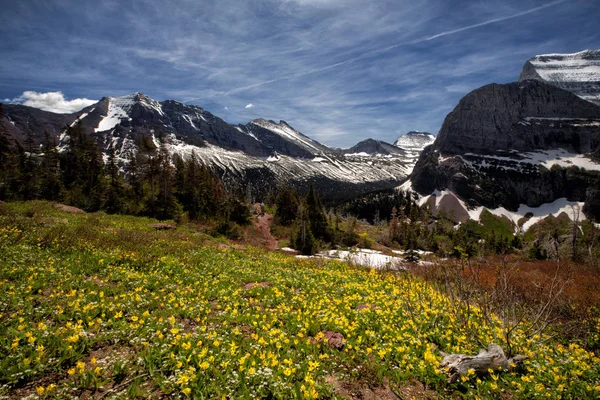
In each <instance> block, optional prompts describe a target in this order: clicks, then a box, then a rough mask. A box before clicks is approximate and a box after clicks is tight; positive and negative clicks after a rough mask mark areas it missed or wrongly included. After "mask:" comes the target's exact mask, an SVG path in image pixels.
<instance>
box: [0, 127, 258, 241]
mask: <svg viewBox="0 0 600 400" xmlns="http://www.w3.org/2000/svg"><path fill="white" fill-rule="evenodd" d="M0 117H1V115H0ZM63 143H64V144H65V146H63V148H61V150H60V151H59V150H57V143H56V140H55V139H54V138H52V137H51V136H50V135H48V134H45V135H44V139H43V142H42V144H41V145H39V144H36V142H35V140H34V136H33V135H32V134H31V133H28V134H27V135H26V137H25V140H24V142H23V144H20V143H19V142H17V141H15V140H12V139H11V138H10V137H9V136H8V135H7V134H6V132H0V199H1V200H35V199H44V200H51V201H59V202H64V203H67V204H69V205H72V206H75V207H79V208H81V209H83V210H85V211H98V210H104V211H106V212H108V213H114V214H117V213H119V214H131V215H145V216H150V217H155V218H157V219H160V220H167V219H174V220H180V219H181V218H184V217H187V218H189V219H192V220H197V219H206V218H209V219H216V220H218V221H219V222H220V225H219V229H220V230H221V231H222V232H221V233H225V234H227V233H228V230H229V229H231V224H232V223H238V224H246V223H248V221H249V218H250V213H249V210H248V207H247V205H246V204H245V203H244V202H243V201H241V200H240V199H239V198H238V197H236V196H234V195H232V194H230V193H228V192H227V191H226V190H225V187H224V186H223V183H222V182H221V180H220V179H219V178H218V177H217V176H216V175H215V174H214V173H213V172H212V171H211V170H210V169H209V168H208V167H206V166H204V165H201V164H200V162H199V160H197V159H196V158H195V157H194V155H192V156H191V157H190V158H189V159H187V160H183V159H181V158H176V159H175V161H174V162H173V160H172V158H171V156H170V154H169V152H168V150H167V147H166V143H161V146H160V148H159V149H157V150H156V151H154V152H151V153H149V154H144V155H141V154H138V155H137V156H136V157H133V158H132V159H131V160H126V161H123V160H121V162H118V160H117V156H116V154H115V149H114V148H113V147H112V146H111V147H109V148H108V149H107V151H106V154H105V155H103V154H102V152H101V151H100V148H99V146H98V144H97V142H96V141H95V140H93V139H92V138H90V137H89V136H88V135H86V133H85V130H84V128H83V126H82V125H81V124H80V123H78V124H75V125H74V126H70V127H66V128H65V137H64V138H63ZM104 158H106V159H104Z"/></svg>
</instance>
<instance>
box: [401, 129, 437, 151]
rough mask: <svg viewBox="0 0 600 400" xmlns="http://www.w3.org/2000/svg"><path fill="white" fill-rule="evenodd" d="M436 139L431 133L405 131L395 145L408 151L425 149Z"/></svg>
mask: <svg viewBox="0 0 600 400" xmlns="http://www.w3.org/2000/svg"><path fill="white" fill-rule="evenodd" d="M434 141H435V136H434V135H432V134H431V133H427V132H420V131H410V132H408V133H404V134H402V135H400V136H399V137H398V139H396V141H395V142H394V146H396V147H400V148H401V149H404V150H408V151H423V149H424V148H425V147H427V146H429V145H430V144H432V143H433V142H434Z"/></svg>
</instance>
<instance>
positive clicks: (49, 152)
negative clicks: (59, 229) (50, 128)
mask: <svg viewBox="0 0 600 400" xmlns="http://www.w3.org/2000/svg"><path fill="white" fill-rule="evenodd" d="M42 149H43V155H42V159H41V165H40V174H41V186H40V196H41V197H42V198H44V199H46V200H51V201H59V200H60V197H61V194H62V191H63V184H62V180H61V175H60V157H59V154H58V151H57V150H56V140H55V139H54V138H52V137H50V135H49V134H48V132H44V143H43V148H42Z"/></svg>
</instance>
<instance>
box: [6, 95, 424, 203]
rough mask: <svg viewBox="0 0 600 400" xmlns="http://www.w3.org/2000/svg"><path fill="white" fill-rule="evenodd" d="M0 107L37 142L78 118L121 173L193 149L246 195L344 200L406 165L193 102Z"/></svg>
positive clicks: (397, 174)
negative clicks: (281, 190)
mask: <svg viewBox="0 0 600 400" xmlns="http://www.w3.org/2000/svg"><path fill="white" fill-rule="evenodd" d="M5 109H6V110H5V111H6V119H5V121H0V122H2V123H3V124H4V125H5V126H10V127H11V135H12V136H13V137H15V138H17V139H19V140H22V136H23V135H22V133H23V132H25V131H26V130H32V131H33V132H34V133H35V134H36V135H37V137H38V141H41V138H42V137H43V131H44V130H46V131H48V132H49V133H50V134H51V135H53V136H55V137H56V139H57V142H58V146H59V149H62V148H64V147H65V146H68V136H67V135H66V129H65V125H70V126H75V124H76V123H78V122H80V123H81V126H82V127H83V129H85V131H86V133H87V134H88V135H90V136H92V137H94V138H95V139H96V140H97V142H98V143H99V145H100V146H101V148H102V149H104V152H105V158H106V154H107V153H108V151H109V149H110V148H111V147H112V148H113V149H114V151H115V155H116V157H117V160H118V162H119V164H120V167H121V168H122V170H123V171H126V170H127V164H128V163H129V161H130V160H131V159H132V158H133V157H136V156H138V155H139V156H141V157H142V158H143V157H147V156H149V155H151V154H154V153H155V152H156V151H157V150H158V148H159V147H161V146H164V147H165V148H166V149H167V150H168V151H169V152H170V153H171V154H172V155H173V157H175V156H181V157H184V158H187V157H191V155H192V154H194V155H195V157H196V159H198V160H201V161H202V162H203V163H205V164H207V165H209V166H211V167H212V168H213V169H214V170H215V171H218V173H219V174H220V176H221V177H222V179H223V180H224V181H225V182H226V184H228V185H230V186H233V187H235V186H237V187H238V188H239V187H242V186H248V187H249V189H248V192H252V193H256V194H261V193H266V192H269V191H270V190H271V189H272V188H274V187H278V186H284V185H292V186H295V187H297V188H299V189H301V190H303V189H306V188H307V187H308V185H310V184H314V185H315V186H316V187H317V188H318V189H319V190H320V191H321V192H322V193H323V195H324V198H325V199H330V200H343V199H348V198H350V197H353V196H355V195H358V194H361V193H364V192H367V191H372V190H377V189H384V188H390V187H394V186H397V185H398V184H399V183H401V182H403V181H404V180H405V179H406V177H407V176H408V174H409V173H410V171H411V169H412V164H411V162H410V161H411V160H408V161H407V160H406V159H405V158H403V157H393V158H385V157H381V158H373V159H368V160H366V159H362V158H353V157H345V156H344V155H343V154H341V153H340V152H339V151H337V150H332V149H329V148H328V147H327V146H324V145H322V144H320V143H318V142H317V141H315V140H312V139H310V138H309V137H307V136H305V135H303V134H302V133H300V132H298V131H297V130H295V129H294V128H292V127H291V126H290V125H288V124H287V123H286V122H284V121H280V122H279V123H276V122H274V121H267V120H264V119H256V120H253V121H251V122H250V123H248V124H246V125H230V124H228V123H226V122H225V121H223V120H222V119H220V118H218V117H216V116H214V115H213V114H211V113H210V112H208V111H206V110H204V109H202V108H200V107H198V106H192V105H186V104H182V103H179V102H176V101H173V100H167V101H162V102H158V101H156V100H154V99H151V98H150V97H148V96H145V95H144V94H142V93H133V94H131V95H127V96H121V97H105V98H102V99H101V100H100V101H99V102H98V103H96V104H94V105H91V106H89V107H86V108H84V109H83V110H81V111H79V112H76V113H73V114H68V115H59V114H54V113H50V112H46V111H41V110H37V109H33V108H31V107H26V106H21V105H7V106H6V107H5ZM42 128H43V129H42ZM34 129H35V130H34ZM19 135H21V137H19ZM390 146H391V145H390Z"/></svg>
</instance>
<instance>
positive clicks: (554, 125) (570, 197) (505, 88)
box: [402, 80, 600, 229]
mask: <svg viewBox="0 0 600 400" xmlns="http://www.w3.org/2000/svg"><path fill="white" fill-rule="evenodd" d="M599 153H600V106H598V105H596V104H594V103H592V102H588V101H585V100H583V99H581V98H579V97H577V96H576V95H575V94H573V93H571V92H570V91H567V90H563V89H560V88H557V87H556V86H553V85H550V84H548V83H545V82H544V81H543V80H524V81H521V82H516V83H510V84H505V85H497V84H492V85H486V86H484V87H481V88H479V89H476V90H474V91H473V92H471V93H469V94H467V95H466V96H465V97H464V98H463V99H461V101H460V102H459V104H458V105H457V106H456V108H455V109H454V111H452V112H451V113H450V114H448V116H447V117H446V119H445V121H444V123H443V125H442V128H441V129H440V133H439V134H438V136H437V138H436V140H435V142H434V143H433V145H432V146H430V147H428V148H427V149H425V150H424V151H423V152H422V153H421V155H420V156H419V160H418V161H417V164H416V165H415V168H414V172H413V174H412V176H411V179H410V181H409V182H407V183H406V184H404V185H403V186H402V188H403V189H410V190H413V191H416V192H418V193H419V194H421V195H423V198H422V200H421V203H422V204H429V205H430V206H431V208H432V211H433V212H434V213H435V212H437V211H439V210H441V209H444V210H446V211H447V212H453V213H454V215H455V218H456V219H457V220H458V221H465V220H467V219H469V218H472V219H478V218H479V215H480V214H481V211H482V209H483V208H487V209H488V210H490V211H491V212H492V213H494V214H497V215H503V216H506V217H507V218H509V219H511V220H512V221H514V222H515V226H517V222H520V223H521V224H524V225H523V229H526V228H528V227H529V226H531V224H532V223H533V222H535V221H536V218H542V217H544V216H547V215H549V214H554V215H556V214H559V213H563V212H564V213H566V214H567V215H568V216H569V217H571V218H572V219H575V218H578V219H584V218H586V217H587V218H593V219H595V220H597V221H600V158H598V154H599ZM524 221H531V222H530V223H529V222H527V223H524Z"/></svg>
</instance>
